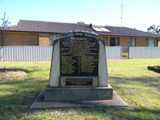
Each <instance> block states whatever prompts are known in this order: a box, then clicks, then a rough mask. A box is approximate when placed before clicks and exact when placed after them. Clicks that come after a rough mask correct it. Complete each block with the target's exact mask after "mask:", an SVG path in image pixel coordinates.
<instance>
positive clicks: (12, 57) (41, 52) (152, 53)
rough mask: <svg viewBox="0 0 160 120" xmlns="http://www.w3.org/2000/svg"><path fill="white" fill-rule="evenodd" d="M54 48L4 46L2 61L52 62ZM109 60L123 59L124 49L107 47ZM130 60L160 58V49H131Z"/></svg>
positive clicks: (0, 56) (0, 52) (1, 50)
mask: <svg viewBox="0 0 160 120" xmlns="http://www.w3.org/2000/svg"><path fill="white" fill-rule="evenodd" d="M51 53H52V47H51V46H47V47H41V46H4V47H3V48H1V49H0V61H50V60H51ZM106 58H107V59H121V58H122V47H109V46H107V47H106ZM129 58H130V59H132V58H160V47H130V48H129Z"/></svg>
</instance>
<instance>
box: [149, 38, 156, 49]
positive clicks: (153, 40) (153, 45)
mask: <svg viewBox="0 0 160 120" xmlns="http://www.w3.org/2000/svg"><path fill="white" fill-rule="evenodd" d="M147 46H149V47H157V46H158V40H157V39H154V38H149V39H147Z"/></svg>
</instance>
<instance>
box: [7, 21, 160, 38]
mask: <svg viewBox="0 0 160 120" xmlns="http://www.w3.org/2000/svg"><path fill="white" fill-rule="evenodd" d="M105 27H106V28H107V29H108V30H109V31H111V32H97V31H95V30H94V29H92V27H91V25H89V24H84V25H81V24H76V23H59V22H47V21H33V20H20V21H19V22H18V24H17V26H14V27H10V28H9V31H22V32H23V31H25V32H47V33H64V32H69V31H74V30H80V31H88V32H95V33H96V34H102V35H112V36H140V37H160V35H156V34H152V33H149V32H144V31H140V30H136V29H132V28H127V27H117V26H105Z"/></svg>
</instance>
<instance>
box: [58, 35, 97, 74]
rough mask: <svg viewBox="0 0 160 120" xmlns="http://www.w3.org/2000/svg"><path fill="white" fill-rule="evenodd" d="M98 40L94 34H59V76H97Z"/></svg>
mask: <svg viewBox="0 0 160 120" xmlns="http://www.w3.org/2000/svg"><path fill="white" fill-rule="evenodd" d="M98 58H99V40H98V37H97V36H96V35H94V34H89V33H83V32H72V33H66V34H62V35H61V40H60V76H98Z"/></svg>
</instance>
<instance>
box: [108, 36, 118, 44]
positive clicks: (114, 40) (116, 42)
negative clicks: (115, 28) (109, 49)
mask: <svg viewBox="0 0 160 120" xmlns="http://www.w3.org/2000/svg"><path fill="white" fill-rule="evenodd" d="M117 45H119V38H116V37H111V38H110V46H117Z"/></svg>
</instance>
